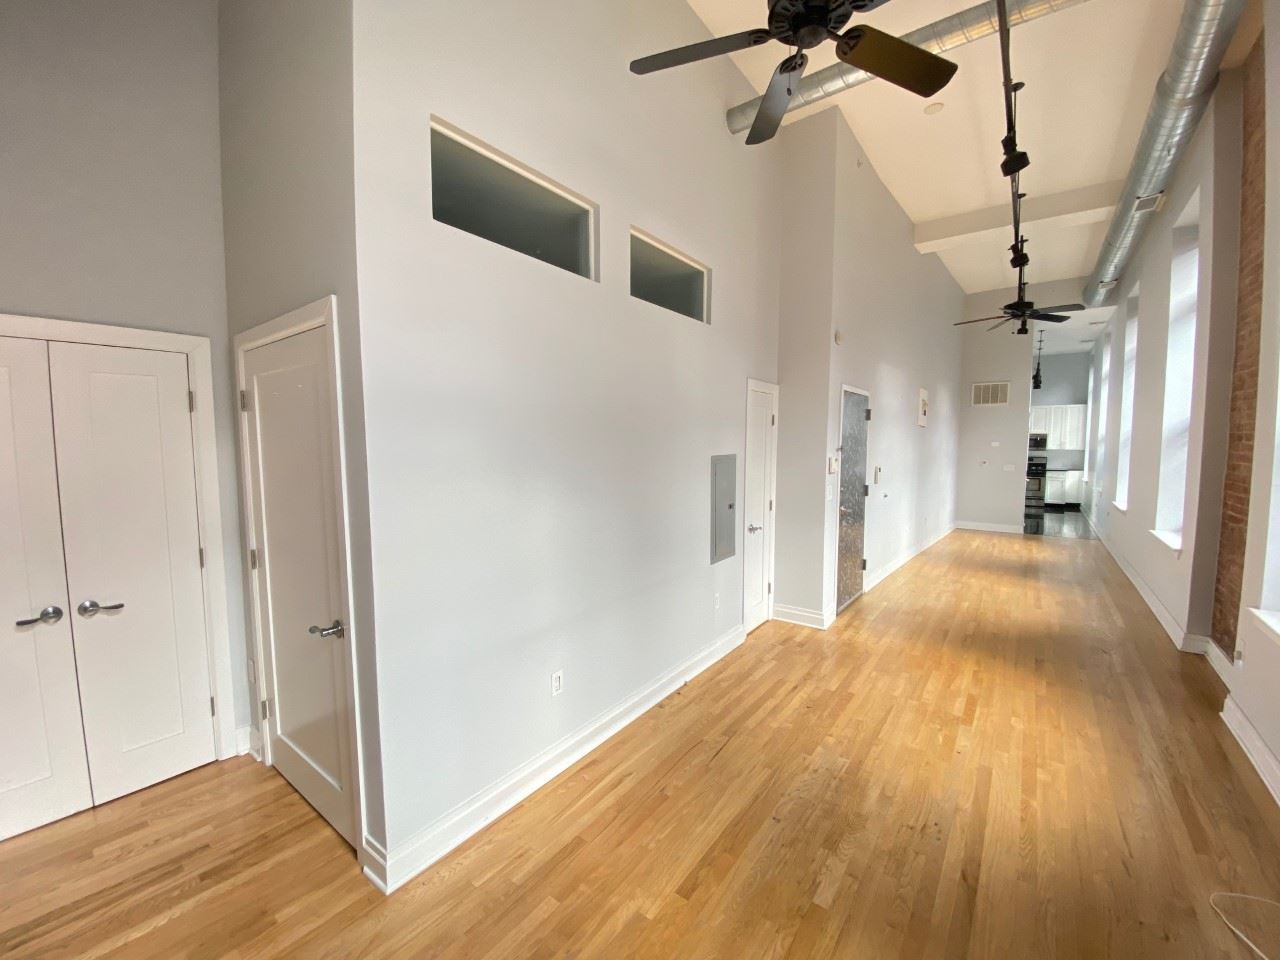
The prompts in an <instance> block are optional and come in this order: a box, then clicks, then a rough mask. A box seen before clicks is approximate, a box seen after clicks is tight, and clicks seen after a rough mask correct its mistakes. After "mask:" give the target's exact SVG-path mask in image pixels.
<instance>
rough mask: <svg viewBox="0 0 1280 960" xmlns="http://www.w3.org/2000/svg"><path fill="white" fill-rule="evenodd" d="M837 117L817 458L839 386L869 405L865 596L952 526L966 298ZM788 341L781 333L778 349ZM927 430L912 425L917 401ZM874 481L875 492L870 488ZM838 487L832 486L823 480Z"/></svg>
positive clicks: (830, 595)
mask: <svg viewBox="0 0 1280 960" xmlns="http://www.w3.org/2000/svg"><path fill="white" fill-rule="evenodd" d="M828 112H829V113H830V114H832V115H833V116H834V117H835V121H834V122H835V126H836V145H837V151H836V155H835V185H836V190H835V200H836V202H835V204H834V211H835V224H834V229H835V247H834V257H833V258H832V261H831V265H832V271H833V274H832V281H833V283H832V285H833V290H834V294H833V298H832V320H831V326H832V327H833V328H834V329H835V330H838V331H839V332H840V334H841V344H840V345H839V346H835V345H834V343H833V340H832V337H830V336H829V337H827V339H826V343H827V344H828V345H829V349H830V357H831V360H830V365H831V375H830V383H829V387H828V392H827V440H826V449H827V451H829V454H830V455H831V456H835V455H836V452H837V450H838V448H839V446H840V440H841V438H840V412H841V411H840V404H841V391H842V385H848V386H852V387H860V388H862V389H864V390H867V391H869V392H870V394H871V407H872V418H871V427H870V429H869V431H868V435H867V471H868V483H869V484H870V485H871V498H870V499H869V500H868V502H867V534H866V555H867V574H866V578H865V580H864V585H865V587H866V588H870V587H872V586H874V585H875V584H876V583H878V582H879V581H880V580H882V579H883V578H884V577H885V576H887V575H888V574H889V573H891V572H892V571H893V570H895V569H897V568H898V567H899V566H901V565H902V564H903V563H905V562H906V561H907V560H909V559H911V557H913V556H915V555H916V554H917V553H919V552H920V551H921V550H923V549H924V548H925V547H927V546H929V545H930V544H931V543H933V541H935V540H937V539H938V538H939V537H942V536H944V535H945V534H947V533H948V532H950V531H951V529H952V528H953V526H954V524H955V519H956V502H955V498H956V483H955V477H956V465H957V444H958V439H959V413H960V409H959V408H960V394H961V384H960V342H961V340H960V333H959V331H958V330H957V328H956V327H955V326H954V324H955V322H956V321H957V320H959V319H960V317H961V315H962V312H963V309H964V300H965V298H964V292H963V291H962V290H961V289H960V286H959V285H958V284H957V283H956V282H955V280H954V279H953V278H952V276H951V274H950V273H949V272H948V271H947V268H946V267H945V266H944V265H943V263H942V261H941V260H940V259H939V258H938V257H937V256H936V255H933V254H929V255H923V256H922V255H921V254H920V253H918V252H917V251H916V249H915V245H914V234H913V229H914V228H913V226H912V223H911V221H910V220H908V218H907V216H906V214H905V213H904V212H903V211H902V208H901V207H899V206H898V204H897V202H896V201H895V200H894V199H893V196H892V194H890V193H889V191H888V189H887V188H886V187H885V186H884V184H883V183H882V182H881V181H880V178H879V177H878V176H877V175H876V172H875V170H873V169H872V167H871V163H870V162H869V161H868V160H867V158H866V155H865V154H864V153H863V151H862V147H861V145H860V144H859V143H858V141H857V139H856V138H855V137H854V135H853V132H852V130H851V129H850V128H849V126H848V123H847V122H846V120H845V117H844V114H843V113H842V112H840V111H839V110H837V109H831V110H829V111H828ZM788 332H789V331H784V332H783V338H784V339H785V338H786V336H787V334H788ZM921 388H924V389H925V390H927V391H928V392H929V423H928V426H927V427H921V426H919V423H918V416H917V413H918V404H919V398H920V389H921ZM877 468H879V469H880V477H879V482H878V483H877V482H876V481H875V474H876V469H877ZM830 479H831V480H832V482H833V486H835V487H838V478H837V477H832V478H830ZM838 494H839V491H838V490H835V491H834V495H833V496H832V497H831V498H830V499H829V500H827V501H826V533H827V536H826V551H827V552H826V558H827V560H826V579H825V594H824V600H825V609H828V610H830V609H832V608H833V607H834V605H835V603H836V579H837V560H838V556H837V554H838V551H837V547H838V535H839V505H840V504H839V495H838Z"/></svg>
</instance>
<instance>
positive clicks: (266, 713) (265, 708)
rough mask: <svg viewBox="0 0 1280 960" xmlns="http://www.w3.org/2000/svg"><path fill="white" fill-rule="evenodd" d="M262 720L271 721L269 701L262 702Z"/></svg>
mask: <svg viewBox="0 0 1280 960" xmlns="http://www.w3.org/2000/svg"><path fill="white" fill-rule="evenodd" d="M262 719H263V720H270V719H271V701H270V700H263V701H262Z"/></svg>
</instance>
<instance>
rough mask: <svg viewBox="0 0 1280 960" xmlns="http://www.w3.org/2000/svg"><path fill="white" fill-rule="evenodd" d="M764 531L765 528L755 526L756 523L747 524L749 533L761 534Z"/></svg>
mask: <svg viewBox="0 0 1280 960" xmlns="http://www.w3.org/2000/svg"><path fill="white" fill-rule="evenodd" d="M763 529H764V527H762V526H759V525H758V524H755V523H748V524H747V533H759V532H760V531H761V530H763Z"/></svg>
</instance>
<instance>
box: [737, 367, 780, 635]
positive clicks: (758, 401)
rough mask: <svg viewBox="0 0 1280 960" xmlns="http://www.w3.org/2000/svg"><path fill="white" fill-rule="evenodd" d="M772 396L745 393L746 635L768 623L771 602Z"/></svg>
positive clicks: (774, 405) (753, 390) (762, 392)
mask: <svg viewBox="0 0 1280 960" xmlns="http://www.w3.org/2000/svg"><path fill="white" fill-rule="evenodd" d="M776 410H777V397H776V395H775V394H773V393H771V392H769V391H766V390H759V389H756V388H755V387H751V388H749V389H748V391H747V464H746V481H745V499H746V504H745V509H744V510H743V521H744V522H745V523H746V531H745V533H744V535H743V538H742V543H743V565H744V581H743V582H744V587H743V618H744V623H745V626H746V628H747V631H748V632H750V631H752V630H754V629H755V628H756V627H758V626H760V624H762V623H764V622H765V621H766V620H768V619H769V617H770V614H771V604H770V601H771V600H772V599H773V596H772V586H771V581H772V579H773V510H772V505H771V502H770V501H771V499H772V497H773V492H772V491H773V475H774V459H775V457H776V452H775V449H774V447H775V437H776V436H777V434H776V431H775V429H774V417H775V412H776Z"/></svg>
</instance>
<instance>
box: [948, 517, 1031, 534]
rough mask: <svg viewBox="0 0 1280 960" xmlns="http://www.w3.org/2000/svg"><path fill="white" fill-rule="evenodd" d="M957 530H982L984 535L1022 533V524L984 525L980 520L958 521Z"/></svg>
mask: <svg viewBox="0 0 1280 960" xmlns="http://www.w3.org/2000/svg"><path fill="white" fill-rule="evenodd" d="M956 529H957V530H980V531H982V532H983V533H1022V524H1020V523H982V522H980V521H978V520H957V521H956Z"/></svg>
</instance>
